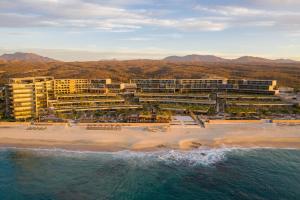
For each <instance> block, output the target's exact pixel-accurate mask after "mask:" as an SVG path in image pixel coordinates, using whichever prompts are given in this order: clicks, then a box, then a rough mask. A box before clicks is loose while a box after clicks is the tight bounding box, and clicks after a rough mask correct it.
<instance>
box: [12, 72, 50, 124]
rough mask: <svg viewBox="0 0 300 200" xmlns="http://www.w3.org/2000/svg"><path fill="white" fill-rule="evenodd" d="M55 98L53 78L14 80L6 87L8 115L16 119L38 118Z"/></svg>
mask: <svg viewBox="0 0 300 200" xmlns="http://www.w3.org/2000/svg"><path fill="white" fill-rule="evenodd" d="M53 98H54V79H53V77H30V78H12V79H10V80H9V83H8V84H7V85H6V113H7V115H9V116H11V117H14V118H15V119H26V118H36V117H38V116H39V115H40V113H41V112H43V110H44V109H46V108H47V107H48V106H49V100H50V99H53Z"/></svg>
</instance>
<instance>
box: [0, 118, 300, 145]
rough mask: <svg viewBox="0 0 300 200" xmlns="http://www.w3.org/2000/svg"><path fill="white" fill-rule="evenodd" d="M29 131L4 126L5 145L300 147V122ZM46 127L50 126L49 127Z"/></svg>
mask: <svg viewBox="0 0 300 200" xmlns="http://www.w3.org/2000/svg"><path fill="white" fill-rule="evenodd" d="M43 127H44V130H29V129H30V126H28V125H25V124H17V125H16V124H14V125H13V126H10V125H1V126H0V146H1V147H24V148H25V147H26V148H63V149H68V150H89V151H118V150H135V151H146V150H147V151H148V150H157V149H163V148H169V149H182V150H188V149H193V148H199V147H203V146H205V147H214V148H218V147H224V146H226V147H278V148H300V125H293V126H289V125H279V124H276V123H240V124H236V123H234V124H207V125H206V128H201V127H200V126H198V125H157V126H153V125H152V126H147V124H143V125H137V126H122V127H121V128H120V130H88V129H87V128H86V125H74V126H66V125H62V124H60V125H48V126H43ZM45 127H46V128H45Z"/></svg>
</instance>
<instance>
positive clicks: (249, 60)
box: [231, 56, 276, 63]
mask: <svg viewBox="0 0 300 200" xmlns="http://www.w3.org/2000/svg"><path fill="white" fill-rule="evenodd" d="M231 62H236V63H272V62H276V61H275V60H270V59H266V58H260V57H253V56H242V57H240V58H237V59H232V60H231Z"/></svg>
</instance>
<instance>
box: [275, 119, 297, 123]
mask: <svg viewBox="0 0 300 200" xmlns="http://www.w3.org/2000/svg"><path fill="white" fill-rule="evenodd" d="M273 123H291V124H300V119H275V120H273Z"/></svg>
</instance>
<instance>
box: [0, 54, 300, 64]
mask: <svg viewBox="0 0 300 200" xmlns="http://www.w3.org/2000/svg"><path fill="white" fill-rule="evenodd" d="M0 60H2V61H7V62H10V61H26V62H57V60H55V59H52V58H48V57H44V56H40V55H37V54H34V53H22V52H16V53H13V54H3V55H2V56H0ZM162 61H166V62H202V63H240V64H247V63H249V64H255V63H259V64H280V63H285V64H299V63H300V62H299V61H295V60H290V59H276V60H271V59H266V58H261V57H253V56H243V57H240V58H236V59H225V58H221V57H217V56H214V55H196V54H193V55H186V56H169V57H166V58H164V59H162Z"/></svg>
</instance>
